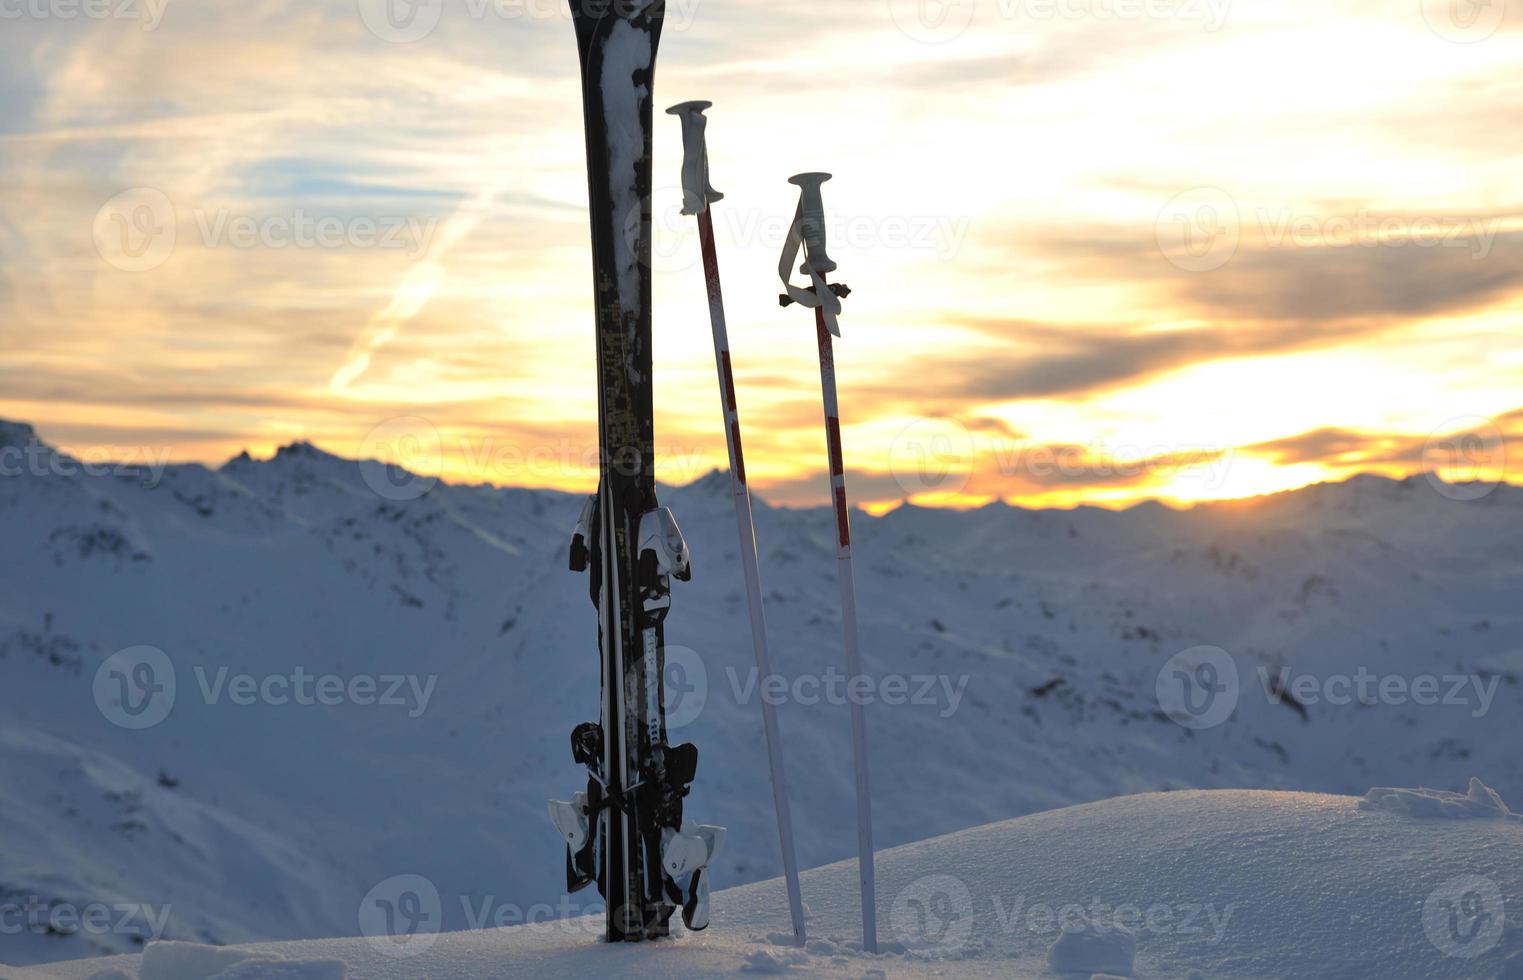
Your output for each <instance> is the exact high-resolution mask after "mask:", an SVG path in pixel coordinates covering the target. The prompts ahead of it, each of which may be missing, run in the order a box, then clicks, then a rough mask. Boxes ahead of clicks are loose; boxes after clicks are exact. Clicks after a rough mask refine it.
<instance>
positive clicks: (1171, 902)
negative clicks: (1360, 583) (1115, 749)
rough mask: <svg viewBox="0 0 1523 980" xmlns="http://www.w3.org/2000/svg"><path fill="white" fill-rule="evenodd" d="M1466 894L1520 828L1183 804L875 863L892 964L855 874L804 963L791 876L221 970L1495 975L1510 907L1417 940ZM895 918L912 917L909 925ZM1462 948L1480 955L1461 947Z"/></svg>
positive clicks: (79, 971)
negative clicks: (864, 923) (612, 913)
mask: <svg viewBox="0 0 1523 980" xmlns="http://www.w3.org/2000/svg"><path fill="white" fill-rule="evenodd" d="M1470 879H1479V880H1480V881H1482V882H1484V883H1489V884H1490V885H1491V886H1492V887H1493V888H1494V889H1495V890H1496V891H1497V893H1498V894H1499V895H1501V896H1505V901H1506V902H1508V903H1516V902H1518V901H1520V900H1523V827H1519V826H1517V825H1516V824H1515V823H1512V822H1510V821H1494V820H1493V821H1480V820H1465V821H1454V822H1445V823H1435V822H1433V821H1427V820H1418V819H1412V818H1408V817H1403V816H1399V815H1396V814H1393V813H1388V812H1384V811H1376V810H1369V809H1366V808H1362V807H1361V806H1360V805H1359V801H1358V800H1357V799H1356V798H1353V797H1346V796H1331V795H1324V794H1312V793H1271V792H1258V791H1211V792H1204V791H1185V792H1175V793H1153V794H1144V795H1138V796H1129V797H1122V798H1119V799H1114V800H1107V801H1104V802H1100V803H1093V804H1086V805H1082V806H1077V807H1070V808H1066V809H1062V810H1056V811H1050V812H1047V813H1040V814H1034V815H1031V816H1027V817H1021V818H1018V819H1015V820H1011V821H1004V822H1001V823H996V824H991V825H989V826H985V827H978V828H975V829H972V830H968V831H963V832H961V833H957V834H952V835H949V836H944V837H940V838H936V839H933V840H927V841H922V842H918V843H914V844H909V845H906V846H903V847H899V848H895V849H893V850H891V851H887V852H884V853H882V854H880V856H879V880H880V885H881V888H882V894H883V896H884V898H885V900H886V901H885V905H884V907H883V909H882V910H880V911H881V914H880V926H881V929H882V931H883V937H884V940H885V946H886V947H889V948H892V949H894V950H895V951H893V952H886V953H883V954H880V955H878V956H868V955H863V954H862V953H860V952H858V951H856V950H855V949H854V948H853V942H854V937H855V934H856V931H855V930H856V925H857V923H856V915H857V909H856V870H855V865H854V863H852V862H849V861H848V862H842V863H839V864H835V865H831V866H829V867H825V868H819V869H815V870H812V871H808V872H806V873H805V874H804V876H803V886H804V895H805V899H806V901H807V902H808V904H809V907H810V929H811V935H812V937H814V938H813V939H812V940H811V943H810V945H809V947H808V948H806V949H804V950H798V949H793V948H790V947H786V946H783V945H779V944H778V940H782V939H783V938H784V936H783V935H782V934H783V933H786V930H787V915H788V913H787V902H786V899H785V897H784V893H783V885H782V882H781V881H780V880H772V881H767V882H762V883H757V884H753V885H747V886H743V887H740V888H734V889H729V890H727V891H723V892H718V893H716V894H715V896H714V911H715V921H714V925H713V926H712V927H711V928H710V929H709V930H708V931H706V932H704V933H699V934H681V935H678V936H677V937H675V938H674V939H672V940H670V941H666V942H662V943H657V944H647V945H643V946H639V947H630V946H609V945H608V944H605V943H603V942H601V941H600V939H599V937H598V924H597V922H596V921H592V922H588V921H585V920H572V921H567V922H558V923H547V924H540V925H533V926H519V927H514V928H508V929H498V930H487V931H481V932H463V933H454V934H449V935H443V936H440V937H438V941H437V942H436V943H434V944H433V945H432V946H430V947H429V948H428V949H427V950H426V951H425V952H423V953H421V955H418V956H415V957H411V958H402V959H398V958H396V957H394V956H388V955H385V954H384V953H383V952H382V951H381V950H380V949H379V948H378V947H377V946H375V945H372V944H371V943H370V942H368V941H366V940H363V939H348V940H320V941H314V942H300V943H280V944H274V945H270V946H255V947H249V948H248V949H246V950H242V951H237V952H235V953H231V954H224V955H245V954H247V955H251V956H262V957H281V958H285V959H287V960H288V961H290V962H289V963H288V965H286V966H285V967H283V968H284V969H285V970H286V971H287V972H285V973H274V972H270V973H261V972H259V969H261V968H263V967H262V965H261V964H255V963H249V965H248V966H247V967H246V968H245V972H244V973H243V974H233V975H240V976H250V977H253V976H261V977H263V976H300V977H308V976H311V977H327V976H337V975H341V974H333V973H327V974H325V973H320V972H311V971H315V970H317V967H316V966H315V965H314V964H315V963H316V962H318V961H321V960H327V961H330V962H331V961H342V962H343V963H344V964H345V965H346V966H347V971H348V977H349V978H351V980H401V978H416V977H419V976H428V977H433V978H438V980H475V978H483V980H484V978H495V977H504V976H543V977H571V978H577V977H587V978H602V977H606V976H627V977H669V976H705V977H707V976H721V975H733V974H737V973H741V974H750V973H756V974H762V975H793V976H810V977H816V976H817V977H853V978H859V977H862V976H864V975H871V974H872V973H873V972H874V971H881V973H882V974H883V975H886V976H894V977H909V978H915V977H933V976H959V977H964V976H966V977H991V978H992V977H1000V978H1010V977H1051V976H1053V975H1054V972H1053V971H1059V973H1060V974H1061V971H1071V970H1078V971H1080V975H1082V976H1088V975H1089V973H1090V972H1111V973H1114V974H1116V975H1120V976H1127V975H1132V974H1133V971H1132V970H1130V969H1128V959H1129V953H1130V951H1131V948H1132V947H1131V943H1129V942H1128V941H1127V940H1126V939H1124V938H1121V937H1124V936H1126V935H1127V934H1128V933H1129V934H1130V935H1131V936H1132V937H1134V940H1135V976H1137V977H1156V978H1166V977H1168V978H1186V977H1189V976H1192V975H1198V976H1201V977H1212V978H1285V977H1337V978H1344V980H1359V978H1366V977H1368V978H1371V980H1384V978H1390V977H1435V978H1436V977H1443V978H1452V980H1468V978H1485V980H1493V978H1495V977H1497V976H1498V974H1499V973H1500V972H1501V971H1502V970H1503V969H1505V968H1507V967H1506V966H1505V964H1506V963H1507V960H1508V958H1509V957H1511V956H1517V955H1518V954H1519V953H1520V952H1523V935H1520V934H1519V933H1517V932H1516V931H1510V932H1507V933H1506V934H1505V935H1503V934H1501V932H1500V931H1498V930H1493V929H1491V928H1490V927H1489V925H1487V924H1488V923H1492V922H1495V921H1496V920H1497V919H1499V918H1501V917H1503V916H1504V911H1503V908H1502V906H1501V905H1497V906H1494V907H1487V906H1485V905H1484V904H1483V905H1482V906H1481V907H1480V908H1474V907H1471V908H1469V911H1468V912H1465V913H1462V914H1466V915H1470V916H1472V918H1473V919H1474V920H1475V923H1476V925H1475V927H1474V928H1471V924H1470V923H1468V922H1461V923H1460V926H1461V928H1460V929H1459V930H1458V935H1459V936H1460V937H1461V938H1454V936H1450V935H1446V934H1444V933H1439V934H1438V935H1437V936H1436V937H1430V934H1429V929H1430V927H1431V926H1433V924H1434V923H1435V922H1438V923H1440V924H1442V923H1443V922H1444V921H1446V920H1445V917H1444V915H1443V914H1441V913H1446V912H1447V911H1449V906H1448V905H1445V904H1444V903H1445V902H1447V901H1448V900H1449V898H1448V896H1449V892H1450V891H1452V889H1453V887H1454V883H1456V882H1466V881H1468V880H1470ZM916 903H921V904H920V905H918V906H917V904H916ZM895 908H898V909H900V910H901V911H902V910H905V909H907V908H918V909H919V912H920V914H919V915H918V916H909V917H905V918H903V919H902V921H899V919H896V916H895V914H894V912H893V909H895ZM1487 915H1490V916H1491V917H1490V918H1486V916H1487ZM1065 927H1067V928H1068V930H1069V931H1068V932H1066V933H1065ZM1102 928H1103V929H1104V930H1105V931H1104V932H1102V931H1100V930H1101V929H1102ZM1122 930H1125V931H1124V932H1123V931H1122ZM1493 932H1496V933H1497V935H1496V937H1495V939H1494V940H1492V941H1490V942H1489V943H1487V942H1486V940H1487V939H1488V937H1490V936H1491V935H1492V933H1493ZM774 934H776V935H774ZM1471 935H1474V936H1475V937H1477V938H1479V939H1480V940H1481V944H1479V945H1468V946H1467V945H1466V944H1465V940H1464V938H1463V937H1466V936H1471ZM1070 937H1076V938H1070ZM1483 946H1484V948H1483ZM159 948H160V947H150V949H149V951H148V954H147V955H146V956H144V957H141V958H139V957H124V958H119V959H115V960H111V961H109V962H105V963H103V962H101V961H84V962H75V963H64V964H58V965H55V966H53V967H47V968H34V969H30V970H18V971H14V973H15V976H14V980H84V978H88V977H92V976H99V974H100V971H103V970H116V971H120V972H122V973H124V974H125V975H126V976H127V977H129V978H132V980H182V977H184V976H186V975H185V974H183V973H179V972H173V971H174V970H175V969H179V968H181V967H183V966H184V965H185V964H188V963H190V960H189V958H188V954H187V953H182V952H180V951H178V950H176V951H175V953H174V956H173V957H171V958H169V959H172V961H173V962H174V963H175V964H176V965H175V966H174V967H171V968H167V970H168V972H162V973H159V972H153V971H152V969H151V964H152V963H154V962H155V958H156V956H158V949H159ZM1049 957H1051V962H1050V963H1049ZM166 961H167V960H166ZM297 964H306V966H298V965H297ZM269 969H273V967H270V968H269ZM303 969H305V970H308V971H309V972H306V973H303V972H300V971H301V970H303ZM328 969H329V970H332V969H334V967H331V966H330V967H328ZM1086 971H1088V972H1086ZM213 975H215V976H223V974H213Z"/></svg>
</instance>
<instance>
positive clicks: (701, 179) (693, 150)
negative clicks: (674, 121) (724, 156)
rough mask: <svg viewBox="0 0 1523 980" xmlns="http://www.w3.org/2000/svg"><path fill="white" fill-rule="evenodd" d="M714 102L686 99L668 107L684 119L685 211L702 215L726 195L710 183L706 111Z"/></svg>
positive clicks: (683, 177) (683, 180) (683, 200)
mask: <svg viewBox="0 0 1523 980" xmlns="http://www.w3.org/2000/svg"><path fill="white" fill-rule="evenodd" d="M713 104H714V103H712V102H683V103H681V104H680V105H674V106H672V107H671V108H670V109H668V110H666V111H667V114H668V115H672V116H676V117H678V118H679V119H681V120H682V213H683V214H688V215H698V214H702V213H703V212H704V211H706V210H708V207H709V205H710V204H713V203H714V202H715V201H722V200H724V195H723V194H721V193H719V192H718V191H716V190H715V189H714V188H713V186H712V185H711V184H710V183H709V144H708V128H709V121H708V119H706V118H705V117H704V115H703V113H704V110H705V109H708V108H710V107H711V106H713Z"/></svg>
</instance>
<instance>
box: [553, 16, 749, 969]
mask: <svg viewBox="0 0 1523 980" xmlns="http://www.w3.org/2000/svg"><path fill="white" fill-rule="evenodd" d="M570 2H571V14H572V20H573V22H574V23H575V26H576V36H577V48H578V52H579V54H580V59H581V72H582V104H583V113H584V117H585V122H586V141H587V179H588V201H589V212H590V217H591V224H592V258H593V283H594V297H595V312H596V334H597V364H598V427H599V448H600V453H599V456H600V458H599V467H600V471H599V484H598V492H597V494H596V495H595V496H594V497H592V498H590V499H589V500H588V501H587V503H586V505H585V506H584V507H583V509H582V513H581V516H580V518H579V520H578V521H577V526H576V530H575V531H574V533H573V536H572V543H571V562H570V564H571V567H572V569H573V570H575V571H586V572H588V573H589V589H588V591H589V594H590V596H591V598H592V601H593V603H594V605H595V606H596V607H597V610H598V647H599V653H600V662H601V670H600V674H601V685H602V697H601V707H600V720H599V721H598V722H596V723H592V722H589V723H587V724H584V725H582V726H579V727H578V728H577V730H576V731H575V732H574V733H573V734H572V756H573V758H574V759H575V760H576V761H577V762H578V763H580V764H581V765H583V766H584V767H585V768H586V770H587V790H586V792H585V793H578V794H576V796H575V797H573V799H572V800H570V801H564V802H562V801H555V802H552V803H551V804H550V818H551V821H552V822H553V824H554V825H555V827H556V829H557V831H559V832H560V834H561V836H562V838H563V839H564V840H565V842H566V847H567V851H566V884H567V888H568V889H569V890H571V891H576V890H578V889H580V888H584V887H587V886H588V885H590V884H591V883H592V882H594V881H596V882H597V885H598V890H599V891H600V893H601V894H602V896H603V898H604V900H605V902H606V903H607V919H606V929H605V935H606V938H607V940H608V941H609V942H640V941H643V940H649V939H657V938H660V937H662V936H666V935H668V933H669V931H670V919H671V917H672V915H673V913H674V912H675V911H676V910H678V909H679V908H680V909H682V910H683V917H684V920H685V921H686V923H687V925H688V927H689V928H692V929H701V928H703V927H704V926H706V925H707V924H708V921H707V916H708V911H707V905H708V876H707V874H706V871H707V868H708V865H709V862H710V861H711V860H712V859H713V857H714V855H715V854H716V853H717V851H718V849H719V847H720V846H722V844H723V840H724V833H723V831H722V830H720V829H719V828H706V827H697V826H694V825H691V824H687V823H685V822H684V818H683V799H684V797H686V796H687V794H688V790H689V787H690V786H691V784H692V782H693V779H694V777H695V775H696V772H697V767H698V750H697V749H696V748H694V747H693V746H692V745H679V746H675V747H673V746H669V745H667V731H666V714H665V686H664V674H665V666H666V663H665V660H666V656H665V652H666V651H665V632H664V623H665V620H666V615H667V612H668V611H669V610H670V608H671V582H672V580H673V579H677V580H679V581H685V580H687V579H688V578H689V576H690V574H691V573H690V564H689V556H688V550H687V544H686V543H685V542H684V541H683V539H682V532H681V530H680V529H679V528H678V526H677V522H676V519H675V518H674V517H673V516H672V514H671V512H670V511H669V510H667V509H665V508H661V507H658V506H657V503H656V480H655V433H654V429H655V425H654V421H653V412H652V406H653V401H652V390H651V388H652V385H651V368H652V356H651V261H650V260H651V200H650V198H651V149H652V141H653V132H652V130H653V122H652V120H653V110H652V105H653V103H652V98H653V86H654V81H655V62H656V52H657V48H658V46H659V43H660V38H661V28H662V22H663V18H664V16H665V2H664V0H620V2H617V3H608V2H606V0H570ZM673 855H678V857H676V858H674V857H673Z"/></svg>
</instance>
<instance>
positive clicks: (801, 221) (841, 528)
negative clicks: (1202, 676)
mask: <svg viewBox="0 0 1523 980" xmlns="http://www.w3.org/2000/svg"><path fill="white" fill-rule="evenodd" d="M829 179H830V174H821V173H808V174H799V175H798V176H796V177H793V178H792V179H791V180H790V181H789V183H792V184H795V185H797V186H798V187H799V189H800V196H799V207H798V212H797V214H796V215H795V216H794V219H793V228H792V230H791V231H790V232H789V235H788V242H787V244H786V245H784V247H783V257H782V261H781V262H780V263H779V264H778V273H779V275H781V277H782V280H783V285H784V286H785V287H786V288H787V292H786V293H785V294H784V295H783V296H782V297H781V298H782V302H783V305H784V306H788V305H790V304H792V303H799V304H801V305H803V306H806V307H811V308H813V309H814V322H815V333H816V334H817V335H818V340H819V349H820V390H821V393H822V394H823V396H824V403H825V442H826V445H827V447H828V450H829V454H830V490H831V499H832V502H833V504H834V508H835V515H836V536H837V542H836V574H837V577H838V578H839V579H840V583H841V631H842V636H843V638H844V641H845V646H846V673H847V674H848V675H849V678H850V679H849V680H848V683H850V682H851V681H854V680H855V679H856V678H858V677H861V676H862V656H861V652H860V651H859V649H858V646H857V589H856V579H855V575H854V573H853V570H852V561H851V514H850V512H849V510H848V509H847V505H846V465H845V461H844V459H843V457H842V452H841V410H840V404H839V401H838V399H837V397H836V361H835V348H834V345H833V343H832V341H831V339H830V338H831V337H832V336H836V337H839V336H840V335H841V327H840V322H839V320H838V319H837V318H838V317H839V316H840V313H841V300H842V299H844V298H845V297H846V296H848V295H849V294H850V293H851V290H850V289H848V288H847V287H845V286H843V285H839V284H829V283H826V281H825V276H826V275H827V274H829V273H831V272H834V271H835V270H836V264H835V263H834V262H832V261H831V259H830V256H829V255H828V254H827V253H826V250H825V248H826V241H825V238H826V236H825V202H824V197H823V195H822V192H821V190H820V185H822V184H824V183H825V181H827V180H829ZM800 249H802V250H803V252H804V264H803V266H802V267H801V268H800V270H799V271H800V272H802V273H803V274H804V275H807V276H809V278H810V283H811V288H810V289H800V288H798V287H796V286H794V285H793V284H792V282H791V280H792V275H793V262H794V260H795V259H796V258H797V257H798V254H799V251H800ZM849 700H850V701H851V749H852V760H853V763H854V765H855V767H856V782H857V866H858V874H859V876H860V878H861V886H862V948H863V949H864V950H865V951H867V952H869V953H876V952H877V951H878V922H877V910H876V906H877V899H876V895H875V884H874V880H873V814H872V794H871V792H870V791H869V788H868V780H867V719H866V716H865V715H864V713H863V710H862V704H861V702H860V701H859V700H858V699H856V698H851V699H849Z"/></svg>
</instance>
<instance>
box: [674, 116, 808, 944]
mask: <svg viewBox="0 0 1523 980" xmlns="http://www.w3.org/2000/svg"><path fill="white" fill-rule="evenodd" d="M711 105H712V103H710V102H684V103H682V104H681V105H676V106H672V107H671V108H670V109H668V110H666V111H667V112H668V113H670V114H671V115H674V116H677V117H679V118H680V119H681V120H682V145H683V164H682V195H683V206H682V213H683V214H687V215H695V216H697V218H698V238H699V243H700V246H701V247H702V251H703V272H704V279H705V281H706V282H707V284H708V295H709V322H710V324H711V325H712V327H713V330H714V363H715V366H716V367H717V368H718V371H719V393H720V400H721V402H722V404H723V406H724V429H725V441H726V442H727V443H728V444H729V450H730V491H731V493H732V494H733V496H734V502H735V530H736V533H737V534H738V535H739V537H740V564H741V569H742V571H743V572H744V573H745V580H746V605H747V606H748V607H749V609H750V613H751V645H752V647H753V648H754V649H755V652H756V669H757V670H758V671H760V672H761V673H760V676H761V677H762V678H767V677H770V676H772V658H771V654H770V652H769V650H768V646H767V617H766V613H765V610H764V609H763V606H762V588H761V568H760V565H759V563H758V560H757V554H756V524H755V521H754V519H753V517H752V512H751V490H750V487H749V486H748V485H747V484H746V462H745V454H744V452H743V451H742V449H741V442H740V411H739V409H738V408H737V407H736V403H735V375H734V371H733V370H732V368H731V365H730V336H729V331H728V329H727V328H726V325H725V313H724V295H723V293H722V292H721V290H720V285H719V254H718V251H717V250H716V249H715V247H714V221H713V217H712V215H711V214H710V211H709V205H710V204H712V203H713V202H715V201H719V200H723V198H724V195H723V194H721V193H719V192H718V191H716V190H714V188H713V187H711V186H709V154H708V145H707V129H708V120H707V119H705V118H704V115H703V112H704V110H705V109H708V108H709V107H710V106H711ZM761 708H762V727H763V729H764V730H765V731H766V736H767V761H768V763H769V764H770V766H771V770H772V804H773V807H774V808H775V809H776V810H777V833H778V838H779V841H780V842H781V844H782V849H783V875H784V878H785V879H786V880H787V885H788V909H789V911H790V912H791V913H792V916H793V941H794V943H795V944H796V945H799V946H803V945H804V941H805V933H804V902H803V898H802V895H801V893H800V891H799V869H798V859H797V858H796V857H795V854H794V849H793V817H792V815H791V813H790V810H789V804H788V780H787V778H786V776H785V775H784V771H783V742H782V735H781V733H780V732H779V730H778V726H777V709H776V708H775V707H774V706H773V705H772V703H771V701H769V700H768V699H766V698H762V699H761Z"/></svg>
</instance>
